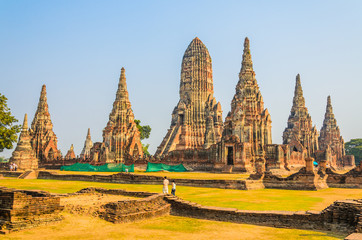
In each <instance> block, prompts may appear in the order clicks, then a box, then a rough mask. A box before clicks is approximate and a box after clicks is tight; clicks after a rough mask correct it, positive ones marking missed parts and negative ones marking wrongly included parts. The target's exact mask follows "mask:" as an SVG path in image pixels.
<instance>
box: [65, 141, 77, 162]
mask: <svg viewBox="0 0 362 240" xmlns="http://www.w3.org/2000/svg"><path fill="white" fill-rule="evenodd" d="M64 159H65V160H69V159H75V153H74V147H73V144H72V145H71V146H70V149H69V150H68V152H67V154H66V155H65V157H64Z"/></svg>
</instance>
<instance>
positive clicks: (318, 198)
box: [0, 178, 362, 211]
mask: <svg viewBox="0 0 362 240" xmlns="http://www.w3.org/2000/svg"><path fill="white" fill-rule="evenodd" d="M0 186H4V187H10V188H17V189H38V190H44V191H49V192H53V193H70V192H76V191H78V190H80V189H82V188H86V187H103V188H120V189H126V190H132V191H149V192H161V191H162V186H161V183H160V185H139V184H114V183H99V182H82V181H58V180H42V179H34V180H30V179H15V178H7V179H1V180H0ZM176 195H177V196H179V197H181V198H183V199H185V200H188V201H192V202H196V203H199V204H202V205H205V206H217V207H231V208H238V209H245V210H284V211H302V210H322V209H324V208H325V207H327V206H328V205H330V204H331V203H333V202H334V201H335V200H342V199H348V198H362V189H337V188H329V189H325V190H320V191H299V190H298V191H297V190H278V189H260V190H251V191H242V190H234V189H217V188H197V187H184V186H177V191H176Z"/></svg>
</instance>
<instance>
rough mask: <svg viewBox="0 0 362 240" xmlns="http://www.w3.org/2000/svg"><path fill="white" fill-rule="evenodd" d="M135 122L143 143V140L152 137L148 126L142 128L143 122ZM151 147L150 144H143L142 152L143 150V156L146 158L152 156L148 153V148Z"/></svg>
mask: <svg viewBox="0 0 362 240" xmlns="http://www.w3.org/2000/svg"><path fill="white" fill-rule="evenodd" d="M134 122H135V123H136V125H137V128H138V131H140V137H141V141H142V140H143V139H147V138H149V137H150V134H151V130H152V129H151V127H150V126H149V125H146V126H141V121H140V120H137V119H135V120H134ZM149 146H150V144H143V143H142V150H143V155H145V156H150V155H151V154H150V153H149V152H148V147H149Z"/></svg>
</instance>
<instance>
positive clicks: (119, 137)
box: [99, 68, 143, 163]
mask: <svg viewBox="0 0 362 240" xmlns="http://www.w3.org/2000/svg"><path fill="white" fill-rule="evenodd" d="M142 157H143V150H142V143H141V139H140V132H139V130H138V128H137V125H136V123H135V121H134V115H133V111H132V108H131V102H130V101H129V97H128V91H127V84H126V74H125V69H124V68H122V69H121V75H120V78H119V83H118V90H117V94H116V100H115V101H114V103H113V109H112V112H111V113H110V114H109V121H108V123H107V126H106V127H105V128H104V130H103V143H102V146H101V150H100V154H99V158H100V159H99V160H100V161H101V162H107V163H108V162H124V160H125V159H126V158H133V159H138V158H142Z"/></svg>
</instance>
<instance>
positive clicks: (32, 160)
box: [10, 114, 38, 170]
mask: <svg viewBox="0 0 362 240" xmlns="http://www.w3.org/2000/svg"><path fill="white" fill-rule="evenodd" d="M10 162H14V163H16V165H17V166H18V168H19V169H20V170H33V169H38V159H37V158H36V155H35V152H34V150H33V149H32V147H31V144H30V134H29V131H28V115H27V114H25V116H24V122H23V127H22V129H21V133H20V136H19V141H18V144H17V145H16V148H15V150H14V151H13V153H12V157H11V158H10Z"/></svg>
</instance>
